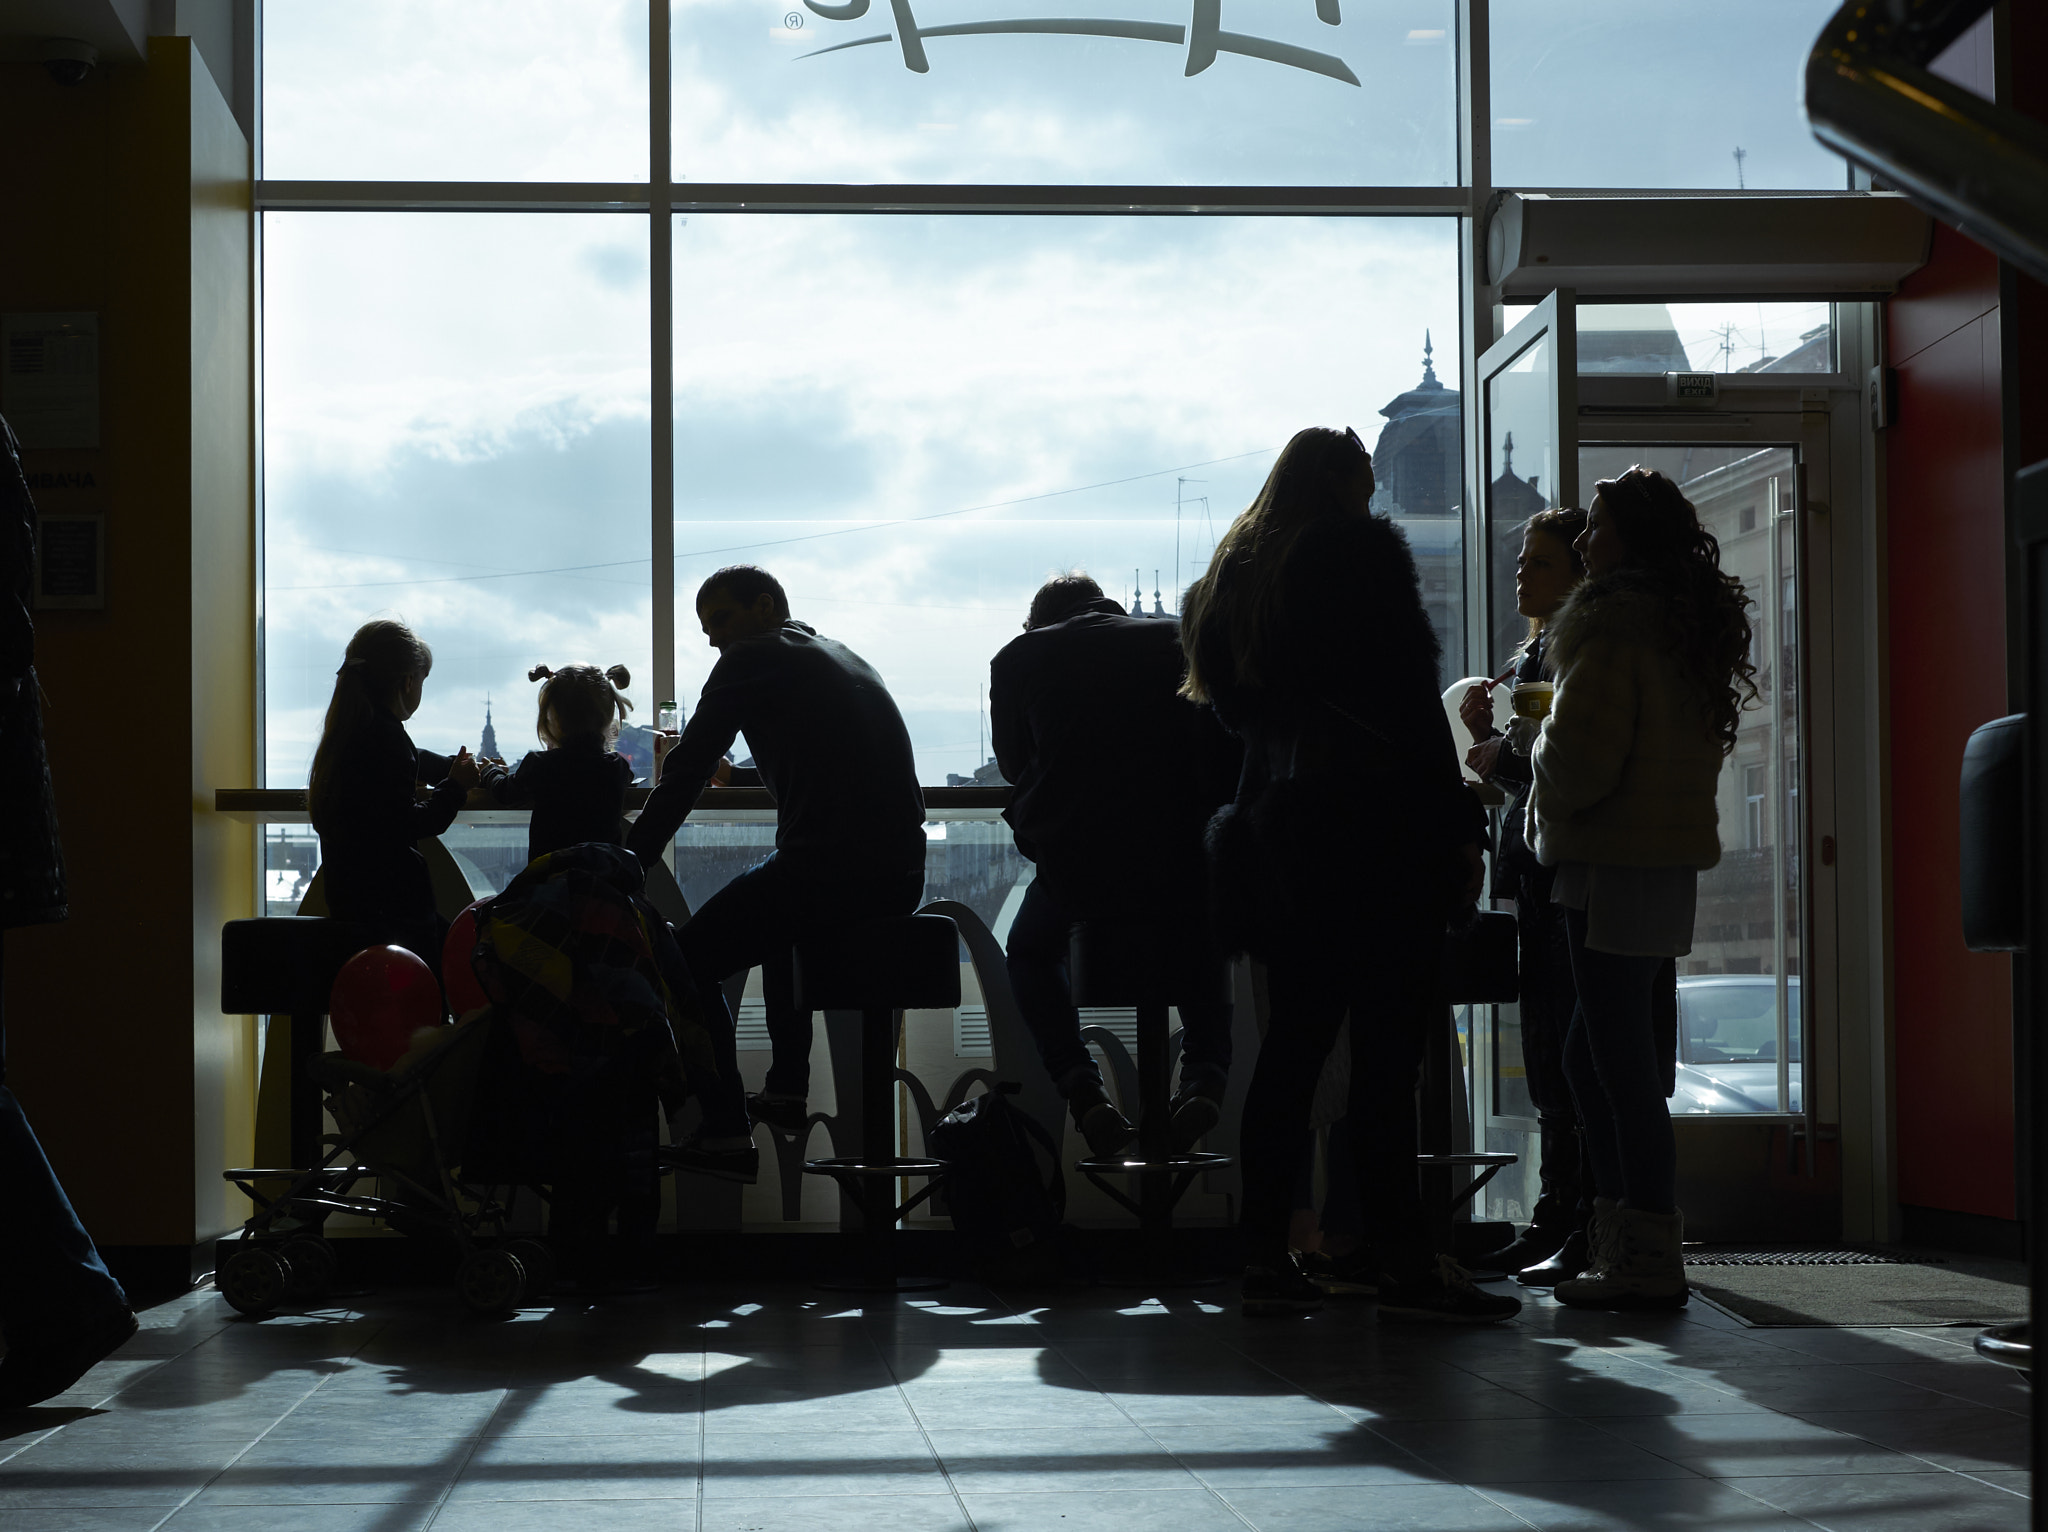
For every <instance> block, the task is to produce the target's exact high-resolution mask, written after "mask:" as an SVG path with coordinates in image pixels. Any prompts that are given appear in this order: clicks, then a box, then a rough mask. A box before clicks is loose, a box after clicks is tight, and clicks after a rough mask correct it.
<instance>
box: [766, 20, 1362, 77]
mask: <svg viewBox="0 0 2048 1532" xmlns="http://www.w3.org/2000/svg"><path fill="white" fill-rule="evenodd" d="M1339 5H1340V0H1315V7H1316V19H1317V20H1318V21H1321V22H1324V23H1326V24H1328V25H1330V26H1333V27H1335V26H1342V25H1343V16H1342V15H1341V13H1340V11H1339ZM1191 6H1192V14H1191V15H1190V16H1189V18H1188V25H1187V26H1185V27H1182V26H1178V25H1175V24H1174V23H1172V22H1155V21H1117V20H1107V19H1106V20H1101V21H1093V20H1088V19H1085V18H1079V17H1072V16H1056V17H1046V18H1043V19H1038V20H1034V19H1028V18H1027V19H1019V20H1014V21H963V22H955V23H953V24H951V25H948V26H942V27H921V26H919V25H918V24H917V17H916V16H915V15H914V14H912V11H911V0H889V8H890V10H891V11H893V12H894V13H895V18H896V30H895V31H894V32H878V33H876V34H875V35H874V36H873V37H856V38H854V39H852V40H851V41H849V42H843V43H835V44H833V45H832V46H831V47H829V48H819V49H816V50H815V51H813V52H810V53H806V54H803V55H801V56H802V57H804V58H818V57H820V56H821V55H823V54H827V53H841V52H844V51H845V50H846V49H848V48H866V47H871V46H872V45H874V44H876V43H888V42H893V43H897V44H898V45H900V46H901V47H902V49H903V67H904V68H906V69H909V70H913V71H915V72H916V73H918V74H927V73H929V72H930V71H931V67H932V66H931V63H930V61H929V60H928V59H927V58H926V57H925V52H924V40H925V39H926V38H927V37H990V36H996V35H1000V34H1011V35H1016V34H1032V35H1036V36H1044V35H1046V34H1048V33H1050V34H1057V35H1062V36H1068V37H1123V38H1130V39H1133V40H1135V41H1138V42H1147V43H1171V44H1173V45H1174V46H1175V47H1177V48H1178V47H1182V46H1185V47H1186V48H1187V52H1188V61H1187V68H1186V70H1185V71H1184V72H1185V73H1186V74H1189V75H1198V74H1200V73H1201V72H1202V71H1203V70H1205V69H1207V68H1208V67H1209V66H1210V65H1211V64H1213V63H1215V62H1216V55H1217V54H1219V53H1235V54H1239V55H1242V56H1243V57H1245V58H1254V59H1264V60H1266V61H1267V62H1268V63H1271V64H1284V65H1286V66H1287V67H1288V68H1290V69H1305V70H1307V71H1308V72H1309V73H1311V74H1319V75H1325V76H1327V77H1328V78H1330V79H1332V80H1342V81H1343V82H1344V83H1345V84H1346V85H1356V84H1357V83H1358V76H1357V75H1355V74H1353V73H1352V72H1351V66H1350V65H1348V64H1346V63H1345V62H1344V61H1343V60H1342V59H1340V58H1338V57H1337V56H1336V55H1335V54H1330V53H1318V52H1316V51H1315V50H1314V49H1313V48H1302V47H1297V46H1296V45H1295V44H1293V43H1283V42H1278V41H1275V40H1274V39H1272V38H1269V37H1252V36H1249V35H1247V34H1246V33H1243V32H1226V31H1224V30H1223V0H1191ZM804 7H805V9H807V10H809V11H811V12H812V13H813V14H814V15H818V16H822V17H824V18H825V19H826V20H827V21H858V20H859V19H860V18H861V17H863V16H865V15H866V14H867V13H868V0H840V3H836V4H835V3H833V0H804ZM802 23H803V18H802V17H801V16H800V15H798V14H797V13H795V12H791V13H790V14H789V15H788V16H787V17H785V18H784V25H785V26H787V27H789V28H790V29H791V30H792V31H794V30H796V29H797V28H798V27H800V26H801V25H802Z"/></svg>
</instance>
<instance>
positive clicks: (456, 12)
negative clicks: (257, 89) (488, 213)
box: [262, 0, 648, 181]
mask: <svg viewBox="0 0 2048 1532" xmlns="http://www.w3.org/2000/svg"><path fill="white" fill-rule="evenodd" d="M262 79H263V173H264V175H266V176H268V177H272V178H276V179H282V180H317V179H328V178H334V179H343V180H393V181H460V180H471V181H644V180H646V179H647V132H648V119H647V0H578V3H577V4H575V5H560V4H550V3H546V0H486V3H479V0H349V3H348V4H346V5H336V4H333V3H331V0H263V75H262Z"/></svg>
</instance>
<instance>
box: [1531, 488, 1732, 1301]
mask: <svg viewBox="0 0 2048 1532" xmlns="http://www.w3.org/2000/svg"><path fill="white" fill-rule="evenodd" d="M1577 548H1578V552H1579V556H1580V557H1581V558H1582V559H1583V560H1584V561H1585V565H1586V574H1587V578H1586V581H1585V583H1584V584H1582V585H1581V586H1579V588H1578V589H1577V590H1575V591H1573V592H1572V594H1571V596H1570V597H1569V598H1568V599H1567V600H1566V601H1565V603H1564V605H1563V606H1562V607H1561V608H1560V609H1559V611H1558V613H1557V615H1556V616H1555V617H1553V618H1552V619H1551V621H1550V624H1549V651H1550V666H1551V670H1552V673H1553V674H1554V675H1555V676H1556V678H1557V679H1556V685H1557V691H1556V695H1555V698H1554V699H1553V701H1552V704H1551V711H1550V716H1549V717H1548V718H1546V719H1545V720H1544V723H1543V728H1542V731H1541V732H1540V733H1539V734H1538V735H1537V737H1536V745H1535V749H1534V751H1533V753H1532V754H1531V757H1530V765H1531V770H1532V775H1533V778H1534V785H1533V786H1532V788H1531V790H1530V794H1529V831H1530V839H1531V841H1532V843H1533V845H1534V847H1535V850H1536V857H1537V860H1538V861H1539V862H1541V863H1542V864H1543V865H1544V866H1546V867H1551V868H1554V869H1556V876H1555V881H1554V883H1553V884H1552V888H1551V897H1552V899H1553V900H1554V901H1555V902H1556V903H1557V904H1558V905H1559V906H1561V907H1562V910H1563V915H1564V927H1565V939H1566V944H1567V947H1568V950H1569V952H1570V955H1571V965H1572V976H1573V979H1574V981H1575V983H1576V985H1577V989H1578V1006H1577V1009H1576V1011H1575V1012H1574V1014H1573V1016H1572V1023H1571V1029H1570V1031H1569V1033H1568V1034H1567V1036H1566V1039H1565V1061H1564V1067H1565V1074H1566V1077H1567V1078H1568V1079H1569V1080H1570V1081H1571V1087H1572V1096H1573V1099H1574V1101H1575V1102H1576V1103H1577V1106H1578V1110H1579V1120H1580V1123H1581V1125H1582V1130H1583V1131H1584V1133H1585V1135H1586V1145H1587V1150H1588V1153H1589V1155H1590V1158H1591V1160H1592V1166H1593V1184H1594V1192H1595V1196H1594V1199H1593V1211H1592V1217H1591V1221H1590V1224H1589V1227H1588V1245H1589V1258H1590V1265H1589V1266H1588V1268H1587V1270H1586V1271H1585V1273H1584V1274H1583V1275H1581V1276H1578V1277H1575V1278H1573V1279H1572V1280H1570V1281H1566V1282H1560V1283H1559V1284H1558V1285H1557V1288H1556V1293H1557V1297H1558V1299H1559V1300H1560V1301H1561V1302H1564V1303H1567V1304H1571V1305H1574V1306H1578V1307H1586V1308H1624V1309H1626V1308H1679V1307H1682V1306H1683V1305H1684V1303H1685V1301H1686V1283H1685V1268H1684V1261H1683V1256H1682V1253H1681V1245H1682V1241H1683V1239H1684V1230H1685V1222H1684V1217H1683V1215H1682V1214H1681V1213H1680V1211H1679V1209H1678V1206H1677V1176H1678V1149H1677V1144H1676V1141H1675V1138H1674V1136H1673V1134H1672V1131H1671V1113H1670V1110H1669V1108H1668V1107H1667V1105H1666V1104H1665V1099H1664V1098H1665V1095H1666V1093H1667V1089H1668V1087H1667V1086H1666V1085H1665V1083H1664V1080H1665V1072H1664V1068H1663V1060H1662V1057H1661V1055H1662V1048H1661V1044H1660V1041H1659V1037H1658V1031H1659V1028H1658V1024H1657V1017H1656V1003H1655V996H1656V991H1657V988H1658V978H1659V975H1660V973H1662V972H1663V971H1664V969H1665V965H1666V964H1668V963H1670V962H1671V961H1672V960H1673V959H1675V958H1677V957H1680V956H1683V955H1684V954H1685V953H1687V952H1690V951H1691V950H1692V928H1693V913H1694V903H1695V898H1696V894H1697V887H1698V880H1699V874H1700V872H1701V870H1703V869H1705V868H1708V867H1712V866H1713V865H1714V864H1715V863H1717V862H1718V861H1720V859H1721V842H1720V835H1719V816H1718V812H1717V809H1716V804H1715V788H1716V786H1717V785H1718V782H1719V778H1720V774H1721V763H1722V761H1723V759H1724V758H1725V757H1726V756H1727V755H1728V753H1729V752H1730V751H1731V750H1732V749H1733V748H1734V746H1735V736H1736V730H1737V728H1738V726H1739V724H1740V722H1741V714H1742V708H1743V705H1744V702H1745V701H1754V700H1755V698H1756V695H1757V689H1756V667H1755V665H1754V663H1753V662H1752V661H1751V659H1750V654H1749V650H1750V624H1749V617H1748V607H1749V604H1750V603H1749V597H1748V595H1747V594H1746V593H1745V592H1744V591H1743V588H1742V583H1741V581H1739V580H1737V579H1736V578H1735V577H1734V576H1732V575H1730V574H1727V573H1726V572H1724V571H1723V570H1722V568H1721V550H1720V545H1719V543H1717V542H1716V541H1715V539H1714V536H1713V534H1712V533H1710V532H1708V531H1707V530H1706V528H1704V527H1703V526H1701V525H1700V519H1699V515H1698V513H1697V512H1696V511H1695V510H1694V509H1693V506H1692V503H1691V502H1690V501H1688V500H1687V499H1686V498H1685V496H1684V494H1683V493H1682V492H1681V491H1680V490H1679V488H1678V486H1677V485H1676V484H1674V483H1673V482H1672V481H1671V480H1670V479H1668V478H1666V477H1665V476H1664V475H1663V474H1661V473H1656V472H1652V471H1650V470H1648V469H1644V468H1631V469H1630V470H1629V471H1628V472H1627V473H1624V474H1622V475H1621V476H1620V477H1619V478H1615V479H1604V480H1602V481H1601V482H1600V484H1599V486H1598V493H1596V494H1595V496H1594V497H1593V503H1592V505H1591V507H1590V508H1589V510H1588V513H1587V522H1586V530H1585V531H1584V532H1583V533H1581V534H1580V536H1579V539H1578V543H1577Z"/></svg>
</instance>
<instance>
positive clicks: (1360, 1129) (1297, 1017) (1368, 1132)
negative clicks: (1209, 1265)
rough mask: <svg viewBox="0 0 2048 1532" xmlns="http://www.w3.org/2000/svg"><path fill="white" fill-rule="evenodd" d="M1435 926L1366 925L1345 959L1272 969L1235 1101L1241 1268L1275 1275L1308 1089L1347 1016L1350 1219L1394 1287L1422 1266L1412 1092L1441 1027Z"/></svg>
mask: <svg viewBox="0 0 2048 1532" xmlns="http://www.w3.org/2000/svg"><path fill="white" fill-rule="evenodd" d="M1442 948H1443V926H1442V923H1441V921H1437V920H1432V921H1430V922H1429V923H1428V924H1426V925H1424V924H1420V923H1416V922H1411V921H1400V922H1394V921H1389V920H1381V921H1377V922H1374V923H1373V924H1372V925H1370V926H1368V927H1367V928H1365V929H1364V930H1362V931H1361V932H1360V933H1359V937H1358V940H1357V942H1356V944H1355V945H1354V947H1353V949H1352V951H1351V952H1350V953H1349V954H1347V955H1346V958H1345V960H1343V961H1330V960H1325V959H1323V958H1321V957H1319V956H1318V957H1313V958H1297V959H1294V960H1292V961H1279V960H1276V961H1274V962H1273V963H1271V964H1270V965H1269V966H1268V968H1267V972H1266V994H1267V1002H1268V1008H1269V1010H1270V1013H1271V1015H1270V1019H1269V1022H1268V1025H1267V1028H1266V1038H1265V1041H1264V1042H1263V1043H1261V1044H1260V1045H1259V1062H1258V1066H1257V1067H1256V1068H1255V1069H1254V1070H1253V1072H1252V1083H1251V1089H1250V1091H1249V1092H1248V1093H1247V1095H1246V1097H1245V1103H1244V1126H1243V1132H1242V1140H1241V1149H1240V1152H1241V1154H1242V1156H1243V1164H1244V1212H1243V1216H1242V1219H1241V1223H1242V1227H1243V1230H1244V1239H1245V1258H1246V1260H1247V1261H1248V1262H1249V1263H1250V1264H1252V1265H1254V1266H1278V1265H1279V1264H1280V1263H1282V1262H1284V1261H1285V1260H1286V1258H1287V1221H1288V1212H1289V1208H1290V1206H1291V1204H1292V1202H1293V1200H1294V1199H1293V1197H1292V1195H1291V1194H1292V1192H1293V1189H1294V1180H1295V1174H1296V1168H1297V1167H1298V1166H1299V1165H1300V1164H1301V1162H1302V1156H1303V1154H1304V1153H1306V1152H1307V1146H1308V1142H1309V1126H1308V1118H1309V1109H1310V1106H1311V1105H1312V1103H1313V1101H1314V1098H1315V1089H1316V1080H1317V1078H1318V1077H1319V1076H1320V1075H1321V1074H1322V1069H1323V1061H1324V1060H1325V1059H1327V1058H1328V1057H1329V1054H1330V1047H1331V1044H1332V1043H1333V1042H1334V1041H1335V1040H1336V1036H1337V1029H1338V1028H1339V1027H1340V1026H1341V1025H1342V1024H1343V1021H1344V1016H1345V1013H1346V1012H1347V1011H1348V1012H1349V1013H1350V1016H1351V1096H1350V1104H1349V1107H1348V1110H1347V1111H1346V1113H1345V1121H1346V1123H1347V1124H1348V1125H1349V1129H1348V1131H1349V1137H1350V1140H1351V1154H1352V1163H1353V1165H1354V1167H1355V1168H1356V1170H1357V1177H1358V1194H1359V1195H1358V1201H1359V1210H1360V1213H1361V1214H1362V1216H1363V1223H1364V1227H1365V1229H1366V1230H1367V1231H1369V1232H1370V1234H1371V1235H1372V1237H1373V1238H1374V1239H1375V1241H1376V1242H1377V1243H1378V1245H1379V1247H1380V1252H1381V1256H1382V1260H1383V1263H1384V1264H1385V1266H1386V1268H1387V1269H1388V1270H1389V1271H1390V1272H1392V1273H1393V1274H1394V1275H1396V1276H1397V1277H1410V1276H1413V1275H1415V1274H1416V1273H1417V1272H1419V1271H1420V1270H1422V1269H1423V1268H1425V1267H1426V1266H1427V1265H1428V1260H1429V1255H1430V1236H1429V1221H1428V1217H1427V1215H1426V1214H1425V1213H1424V1211H1423V1206H1422V1186H1421V1182H1420V1180H1419V1178H1418V1177H1417V1174H1416V1169H1415V1152H1416V1151H1415V1146H1416V1120H1415V1085H1416V1078H1417V1075H1418V1073H1419V1071H1420V1070H1421V1067H1422V1050H1423V1043H1424V1041H1425V1039H1426V1038H1427V1036H1428V1030H1429V1027H1430V1026H1431V1024H1432V1023H1433V1022H1436V1023H1439V1024H1440V1023H1441V1022H1442V1020H1443V1017H1444V1011H1445V1006H1444V1001H1443V997H1442V994H1441V989H1442V981H1441V976H1440V974H1439V969H1438V965H1439V962H1440V957H1439V954H1440V953H1441V951H1442Z"/></svg>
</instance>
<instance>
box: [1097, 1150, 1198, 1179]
mask: <svg viewBox="0 0 2048 1532" xmlns="http://www.w3.org/2000/svg"><path fill="white" fill-rule="evenodd" d="M1233 1163H1234V1161H1232V1159H1231V1158H1230V1156H1229V1155H1227V1154H1210V1153H1208V1152H1207V1151H1205V1150H1200V1149H1190V1150H1188V1151H1187V1152H1186V1153H1183V1154H1168V1155H1164V1156H1162V1157H1160V1158H1159V1159H1156V1160H1155V1159H1148V1158H1147V1157H1146V1156H1145V1155H1144V1154H1143V1153H1142V1152H1140V1153H1139V1154H1137V1155H1124V1154H1091V1155H1089V1156H1088V1158H1086V1159H1085V1160H1076V1161H1075V1162H1074V1169H1076V1170H1078V1171H1080V1172H1081V1173H1082V1174H1083V1175H1110V1174H1113V1173H1114V1174H1128V1173H1133V1172H1142V1173H1147V1174H1159V1173H1161V1172H1165V1171H1186V1172H1188V1173H1189V1174H1198V1173H1200V1172H1202V1171H1205V1170H1222V1169H1224V1168H1225V1167H1227V1166H1229V1165H1231V1164H1233Z"/></svg>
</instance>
